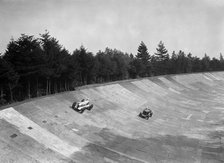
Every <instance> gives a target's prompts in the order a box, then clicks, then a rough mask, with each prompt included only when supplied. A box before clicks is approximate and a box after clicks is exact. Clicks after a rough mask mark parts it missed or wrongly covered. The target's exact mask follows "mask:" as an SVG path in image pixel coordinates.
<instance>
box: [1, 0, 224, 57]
mask: <svg viewBox="0 0 224 163" xmlns="http://www.w3.org/2000/svg"><path fill="white" fill-rule="evenodd" d="M223 15H224V0H0V53H4V52H5V50H6V48H7V44H8V43H9V41H10V39H11V38H14V39H17V38H18V37H20V35H21V34H27V35H34V36H35V37H39V34H41V33H42V34H43V33H44V32H45V30H48V31H49V32H50V35H51V36H53V37H55V38H56V39H58V40H59V43H60V44H61V45H63V46H64V47H65V48H66V49H68V50H69V51H70V52H73V51H74V50H75V49H76V48H79V47H80V46H81V45H83V46H84V47H85V48H87V49H88V51H90V52H93V53H96V52H98V51H99V50H104V49H105V48H106V47H109V48H112V49H114V48H116V49H118V50H121V51H123V52H127V53H132V54H136V53H137V48H138V46H139V44H140V42H141V41H143V42H144V43H145V44H146V46H147V47H148V51H149V53H150V54H151V55H152V54H154V53H155V52H156V48H157V45H158V43H159V42H160V41H163V42H164V44H165V47H166V48H167V49H168V51H169V53H170V54H171V53H172V52H173V51H176V52H178V51H179V50H183V51H184V52H185V53H189V52H191V53H192V54H193V56H198V57H203V56H204V54H205V53H206V54H207V55H209V56H210V57H211V58H212V57H216V58H218V57H219V55H220V53H222V54H224V16H223Z"/></svg>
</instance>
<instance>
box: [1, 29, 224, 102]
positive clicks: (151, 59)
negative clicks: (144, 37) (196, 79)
mask: <svg viewBox="0 0 224 163" xmlns="http://www.w3.org/2000/svg"><path fill="white" fill-rule="evenodd" d="M221 70H224V59H223V56H222V54H220V58H219V59H216V58H212V59H210V57H209V56H208V55H207V54H205V55H204V57H203V58H202V59H200V58H198V57H195V56H192V54H191V53H189V54H185V53H184V52H183V51H181V50H180V51H179V52H178V53H176V52H175V51H174V52H173V53H172V55H171V57H170V56H169V53H168V50H167V49H166V48H165V45H164V43H163V42H162V41H160V42H159V44H158V48H157V49H156V53H155V54H154V55H152V56H151V55H150V54H149V52H148V48H147V46H146V45H145V44H144V42H141V43H140V45H139V47H138V49H137V54H136V56H135V55H133V54H127V53H123V52H122V51H119V50H117V49H110V48H106V49H105V50H104V51H99V52H97V53H96V54H95V55H94V54H93V53H92V52H88V51H87V49H86V48H85V47H84V46H81V47H80V48H79V49H76V50H74V51H73V53H72V54H70V53H69V52H68V50H66V49H65V48H63V46H62V45H60V44H59V41H58V40H57V39H56V38H54V37H52V36H51V35H50V34H49V32H47V31H46V32H45V33H44V34H41V35H40V38H35V37H34V36H29V35H25V34H22V35H21V36H20V37H19V38H18V39H17V40H13V39H12V40H11V41H10V42H9V44H8V46H7V49H6V51H5V53H4V54H2V55H0V105H4V104H7V103H11V102H14V101H21V100H24V99H27V98H32V97H38V96H43V95H47V94H53V93H57V92H62V91H69V90H74V89H75V87H77V86H81V85H85V84H91V83H102V82H110V81H115V80H124V79H129V78H138V77H148V76H153V75H161V74H178V73H191V72H203V71H221Z"/></svg>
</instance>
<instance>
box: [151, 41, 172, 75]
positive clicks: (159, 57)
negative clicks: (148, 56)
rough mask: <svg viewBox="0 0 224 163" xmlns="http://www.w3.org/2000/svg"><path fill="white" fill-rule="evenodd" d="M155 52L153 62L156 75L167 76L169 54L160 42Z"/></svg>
mask: <svg viewBox="0 0 224 163" xmlns="http://www.w3.org/2000/svg"><path fill="white" fill-rule="evenodd" d="M156 50H157V52H156V53H155V62H154V66H155V69H156V73H157V74H159V75H161V74H167V73H168V72H169V69H170V68H169V54H168V51H167V50H166V48H165V46H164V43H163V42H162V41H160V42H159V44H158V48H156Z"/></svg>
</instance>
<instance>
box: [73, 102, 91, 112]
mask: <svg viewBox="0 0 224 163" xmlns="http://www.w3.org/2000/svg"><path fill="white" fill-rule="evenodd" d="M92 108H93V104H90V103H89V100H88V99H82V101H81V102H74V103H73V104H72V109H74V110H75V111H77V112H79V113H83V112H84V111H85V110H86V109H87V110H91V109H92Z"/></svg>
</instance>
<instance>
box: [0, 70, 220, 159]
mask: <svg viewBox="0 0 224 163" xmlns="http://www.w3.org/2000/svg"><path fill="white" fill-rule="evenodd" d="M82 98H89V99H90V101H91V102H92V103H93V104H94V108H93V109H92V110H91V111H85V112H84V113H83V114H79V113H77V112H75V111H73V110H72V109H71V108H70V107H69V106H71V105H72V102H73V101H78V100H81V99H82ZM146 106H149V107H150V108H151V109H152V110H153V113H154V114H153V117H152V118H150V119H149V120H144V119H141V118H139V117H138V116H137V115H138V113H139V112H140V111H142V110H143V109H144V107H146ZM223 143H224V72H213V73H198V74H187V75H171V76H160V77H152V78H144V79H138V80H128V81H120V82H113V83H111V84H104V85H98V86H96V85H94V86H88V87H84V88H81V89H78V90H77V91H74V92H68V93H62V94H57V95H55V96H48V97H44V98H40V99H34V100H32V101H29V102H26V103H22V104H18V105H16V106H13V107H9V108H6V109H4V110H1V111H0V162H1V163H8V162H9V163H13V162H18V163H26V162H32V163H45V162H46V163H47V162H49V163H57V162H59V163H68V162H69V163H73V162H78V163H79V162H80V163H81V162H82V163H94V162H95V163H125V162H127V163H129V162H130V163H144V162H150V163H151V162H152V163H163V162H169V163H180V162H181V163H191V162H195V163H223V162H224V144H223Z"/></svg>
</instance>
